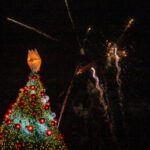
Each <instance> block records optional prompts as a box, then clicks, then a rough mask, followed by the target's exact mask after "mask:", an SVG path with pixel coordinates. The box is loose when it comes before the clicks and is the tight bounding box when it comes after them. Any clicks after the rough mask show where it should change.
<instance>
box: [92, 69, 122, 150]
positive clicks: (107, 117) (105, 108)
mask: <svg viewBox="0 0 150 150" xmlns="http://www.w3.org/2000/svg"><path fill="white" fill-rule="evenodd" d="M91 70H92V72H93V78H94V79H95V81H96V88H97V90H99V92H100V104H101V105H102V106H103V108H104V112H105V113H104V116H105V118H106V121H107V122H108V124H109V129H110V133H111V135H112V139H113V141H114V142H115V143H116V144H117V146H118V149H119V150H120V144H119V143H118V140H117V138H116V136H115V134H114V130H113V123H112V120H111V118H110V116H109V112H108V111H111V110H109V109H110V108H108V107H109V101H108V99H107V97H106V99H107V101H108V104H107V103H106V102H105V99H104V96H103V95H104V90H103V86H102V85H101V86H99V78H98V76H97V75H96V71H95V68H94V67H91Z"/></svg>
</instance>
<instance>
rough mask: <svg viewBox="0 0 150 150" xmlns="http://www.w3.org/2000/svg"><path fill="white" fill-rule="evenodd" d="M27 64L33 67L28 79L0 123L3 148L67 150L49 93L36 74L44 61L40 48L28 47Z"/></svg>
mask: <svg viewBox="0 0 150 150" xmlns="http://www.w3.org/2000/svg"><path fill="white" fill-rule="evenodd" d="M29 61H30V62H29ZM28 64H29V65H30V68H31V70H32V72H31V74H30V77H29V78H28V79H29V80H28V82H27V84H26V86H24V88H23V89H21V91H20V93H19V95H18V97H17V101H16V103H15V104H11V108H10V109H8V111H7V113H6V114H5V115H4V121H3V123H2V125H1V127H0V149H1V150H9V149H13V150H15V149H16V150H17V149H25V150H26V149H28V150H30V149H31V150H33V149H38V150H43V149H47V150H65V149H66V146H65V143H64V141H63V139H64V138H63V136H62V135H61V133H60V132H59V130H58V127H57V123H58V121H57V120H56V119H55V117H56V115H54V113H53V112H52V111H51V109H50V102H49V96H47V95H46V93H45V92H46V90H45V89H44V87H43V86H42V84H41V82H40V79H39V75H38V74H37V71H39V69H40V65H41V58H40V56H39V55H38V52H37V51H33V50H32V51H29V53H28ZM37 66H38V68H37ZM33 70H35V71H36V72H34V71H33Z"/></svg>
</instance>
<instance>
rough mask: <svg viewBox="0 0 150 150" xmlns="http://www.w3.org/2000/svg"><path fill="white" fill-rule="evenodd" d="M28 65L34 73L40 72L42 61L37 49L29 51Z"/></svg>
mask: <svg viewBox="0 0 150 150" xmlns="http://www.w3.org/2000/svg"><path fill="white" fill-rule="evenodd" d="M27 63H28V65H29V67H30V69H31V70H32V71H33V72H38V71H39V70H40V67H41V63H42V60H41V57H40V55H39V53H38V51H37V50H36V49H35V50H32V49H31V50H28V58H27Z"/></svg>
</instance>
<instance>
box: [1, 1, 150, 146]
mask: <svg viewBox="0 0 150 150" xmlns="http://www.w3.org/2000/svg"><path fill="white" fill-rule="evenodd" d="M69 5H70V10H71V13H72V17H73V19H74V22H75V26H76V33H77V34H78V36H79V40H80V42H81V43H82V41H83V38H84V37H85V32H86V29H87V27H88V26H92V27H93V30H94V31H93V32H94V33H97V34H94V36H95V40H94V41H93V42H95V43H96V44H97V43H98V42H99V41H100V40H99V39H101V40H102V41H105V40H107V39H108V40H110V41H116V40H117V38H118V37H119V36H120V35H121V33H122V31H123V29H124V27H125V25H126V24H127V22H128V20H129V19H130V18H134V19H135V23H134V24H133V25H132V27H131V28H130V29H129V30H128V31H127V33H126V35H125V37H124V40H122V43H121V45H122V46H123V47H125V48H126V49H127V53H128V57H127V58H126V60H125V62H124V65H123V66H124V69H123V75H122V79H123V83H124V85H123V89H124V95H125V97H126V99H127V102H128V104H129V109H130V110H131V112H132V113H131V114H132V115H131V114H130V115H131V116H132V117H131V119H130V122H132V123H131V126H132V127H133V130H134V132H133V135H132V137H133V139H132V140H133V143H134V144H133V149H134V148H138V146H140V147H141V148H144V147H146V144H147V146H148V141H149V138H150V136H149V129H148V128H149V125H150V123H149V117H150V112H149V105H150V101H149V90H150V89H149V83H150V80H149V76H150V71H149V69H150V68H149V56H150V49H149V48H150V47H149V40H150V38H149V35H150V29H149V26H150V7H149V4H148V2H146V1H139V2H138V1H130V0H122V1H121V0H115V1H109V0H105V1H104V0H103V1H98V0H97V1H96V0H82V1H81V0H74V1H69ZM0 16H1V17H0V71H1V73H0V110H1V111H0V121H2V120H3V115H4V113H5V112H6V111H7V109H8V108H9V104H10V103H12V102H14V101H15V98H16V96H17V93H18V90H19V88H21V87H23V86H24V85H25V83H26V81H27V78H26V77H27V75H28V74H29V72H30V70H29V67H28V66H27V63H26V59H27V50H28V49H33V48H37V49H38V52H39V54H40V56H41V58H42V67H41V71H40V75H41V76H42V79H41V80H42V81H43V82H44V85H45V87H46V89H47V93H48V94H49V95H50V97H51V103H52V110H53V111H55V112H56V113H57V118H58V116H59V112H60V106H61V103H62V101H63V99H62V98H59V97H58V95H59V94H60V93H61V92H65V91H66V89H67V88H68V86H69V83H70V80H71V78H72V76H73V73H74V70H75V67H76V65H77V63H78V62H79V61H80V60H81V56H80V53H79V52H80V51H79V50H80V49H79V47H78V44H77V40H76V34H75V33H74V32H73V30H72V26H71V23H70V20H69V17H68V14H67V10H66V7H65V3H64V1H63V0H59V1H58V0H39V1H37V0H30V1H23V0H22V1H20V0H12V1H1V2H0ZM5 17H10V18H13V19H16V20H18V21H21V22H22V23H25V24H28V25H31V26H34V27H35V28H37V29H39V30H41V31H43V32H45V33H47V34H50V35H52V36H53V37H55V38H57V39H58V40H59V42H56V41H52V40H49V39H47V38H46V37H43V36H42V35H40V34H38V33H35V32H33V31H30V30H28V29H25V28H24V27H21V26H19V25H17V24H14V23H12V22H9V21H7V20H6V18H5ZM99 37H100V38H99ZM99 48H101V47H99ZM102 51H103V49H101V50H97V52H96V53H95V54H93V55H99V53H102ZM91 53H92V52H91ZM87 55H88V54H87ZM78 86H79V87H80V84H79V85H78ZM74 96H75V95H74ZM70 100H71V99H70ZM67 107H69V106H68V105H67ZM65 115H66V114H65ZM67 121H68V120H66V121H65V120H63V121H62V124H65V123H66V122H67ZM62 130H63V129H62ZM63 134H64V136H67V135H68V134H67V131H66V130H64V133H63ZM70 134H71V133H70ZM66 139H67V137H66ZM137 145H138V146H137ZM82 149H83V148H82Z"/></svg>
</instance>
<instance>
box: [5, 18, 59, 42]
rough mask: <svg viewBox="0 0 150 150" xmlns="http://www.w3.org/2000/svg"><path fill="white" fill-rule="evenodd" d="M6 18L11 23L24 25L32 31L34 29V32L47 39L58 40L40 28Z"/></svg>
mask: <svg viewBox="0 0 150 150" xmlns="http://www.w3.org/2000/svg"><path fill="white" fill-rule="evenodd" d="M7 20H8V21H11V22H13V23H16V24H19V25H20V26H22V27H25V28H27V29H29V30H32V31H34V32H36V33H39V34H41V35H43V36H44V37H46V38H48V39H50V40H54V41H58V40H57V39H56V38H54V37H52V36H50V35H48V34H46V33H44V32H42V31H40V30H38V29H36V28H34V27H31V26H28V25H26V24H23V23H21V22H19V21H17V20H14V19H12V18H7Z"/></svg>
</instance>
